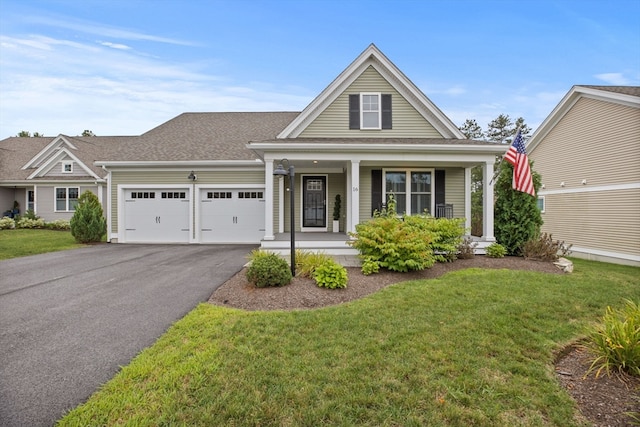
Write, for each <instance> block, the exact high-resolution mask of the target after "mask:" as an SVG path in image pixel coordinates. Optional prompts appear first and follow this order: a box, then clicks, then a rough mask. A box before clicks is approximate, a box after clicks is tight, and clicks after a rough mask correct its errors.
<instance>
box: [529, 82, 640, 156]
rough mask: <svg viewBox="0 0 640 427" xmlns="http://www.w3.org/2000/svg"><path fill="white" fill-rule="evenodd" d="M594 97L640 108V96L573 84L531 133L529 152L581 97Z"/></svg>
mask: <svg viewBox="0 0 640 427" xmlns="http://www.w3.org/2000/svg"><path fill="white" fill-rule="evenodd" d="M582 97H586V98H592V99H598V100H601V101H605V102H614V103H618V104H622V105H626V106H628V107H634V108H640V97H637V96H632V95H626V94H622V93H616V92H610V91H606V90H600V89H594V88H588V87H584V86H573V87H572V88H571V90H570V91H569V92H568V93H567V94H566V95H565V96H564V97H563V98H562V99H561V100H560V102H559V103H558V105H556V107H555V108H554V109H553V111H551V113H550V114H549V115H548V116H547V118H546V119H544V121H543V122H542V124H540V126H538V129H536V131H535V132H534V133H533V135H531V138H529V141H528V142H527V152H528V153H529V154H531V153H532V152H533V150H535V149H536V147H537V146H538V144H540V141H542V140H543V139H544V138H545V137H546V136H547V134H549V132H551V130H552V129H553V128H554V127H555V126H556V125H557V124H558V122H560V120H561V119H562V118H563V117H564V116H565V115H566V114H567V113H568V112H569V110H571V108H572V107H573V106H574V105H575V104H576V102H578V101H579V100H580V98H582Z"/></svg>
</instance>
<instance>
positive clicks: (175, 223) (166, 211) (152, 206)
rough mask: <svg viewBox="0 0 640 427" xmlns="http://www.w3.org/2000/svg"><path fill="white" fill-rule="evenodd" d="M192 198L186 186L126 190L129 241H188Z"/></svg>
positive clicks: (126, 220)
mask: <svg viewBox="0 0 640 427" xmlns="http://www.w3.org/2000/svg"><path fill="white" fill-rule="evenodd" d="M188 197H189V192H188V190H187V189H186V188H185V189H173V188H172V189H143V190H136V189H131V190H125V200H124V222H125V224H124V225H125V241H126V242H140V243H149V242H158V243H159V242H162V243H188V242H189V230H190V228H189V198H188Z"/></svg>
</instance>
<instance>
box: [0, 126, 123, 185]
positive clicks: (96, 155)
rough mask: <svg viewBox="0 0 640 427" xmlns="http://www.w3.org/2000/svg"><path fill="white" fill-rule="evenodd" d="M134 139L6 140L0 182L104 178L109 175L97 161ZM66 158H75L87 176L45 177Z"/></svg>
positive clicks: (1, 150)
mask: <svg viewBox="0 0 640 427" xmlns="http://www.w3.org/2000/svg"><path fill="white" fill-rule="evenodd" d="M132 138H135V137H117V136H115V137H114V136H91V137H70V136H67V135H58V136H56V137H33V138H22V137H10V138H6V139H3V140H2V141H0V182H18V181H26V180H33V181H36V182H37V181H52V180H53V181H62V180H82V179H92V180H95V179H103V178H104V177H105V176H106V174H107V173H106V172H105V171H104V170H103V169H102V168H100V167H98V166H96V165H94V162H95V161H96V160H98V159H100V158H103V157H105V156H106V155H107V153H109V152H110V151H113V150H117V148H118V146H119V145H120V144H123V143H127V142H128V141H130V140H131V139H132ZM63 158H71V159H73V160H74V162H76V163H77V164H78V165H79V167H80V168H81V169H83V170H84V171H85V172H86V177H85V178H83V177H79V176H77V175H75V176H59V177H48V176H45V174H46V173H47V172H48V171H50V170H51V168H52V167H53V165H55V164H56V163H57V161H59V160H61V159H63Z"/></svg>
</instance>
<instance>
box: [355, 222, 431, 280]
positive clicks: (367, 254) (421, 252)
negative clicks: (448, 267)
mask: <svg viewBox="0 0 640 427" xmlns="http://www.w3.org/2000/svg"><path fill="white" fill-rule="evenodd" d="M411 218H412V217H409V216H407V217H405V218H404V219H403V218H398V217H396V216H394V215H386V216H382V215H380V216H377V217H374V218H373V219H371V220H369V221H367V222H365V223H361V224H358V225H356V233H354V234H351V235H352V236H353V237H355V240H351V241H349V242H348V243H349V244H350V245H351V246H353V247H355V248H356V249H357V250H358V251H359V252H360V258H361V259H362V260H363V261H364V262H365V263H367V265H368V267H369V271H371V272H373V270H374V269H375V268H373V267H372V264H374V263H375V264H377V266H378V268H380V267H383V268H386V269H388V270H393V271H400V272H407V271H409V270H423V269H425V268H429V267H431V266H433V264H434V263H435V262H436V258H435V256H434V254H433V249H432V247H431V243H432V242H433V240H434V239H435V235H434V233H433V232H431V231H429V230H428V229H427V228H426V227H424V226H423V225H422V224H420V222H419V221H418V220H412V219H411ZM363 273H364V271H363Z"/></svg>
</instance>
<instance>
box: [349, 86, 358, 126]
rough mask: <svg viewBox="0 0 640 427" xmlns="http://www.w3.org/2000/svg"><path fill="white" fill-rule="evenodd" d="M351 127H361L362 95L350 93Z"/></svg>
mask: <svg viewBox="0 0 640 427" xmlns="http://www.w3.org/2000/svg"><path fill="white" fill-rule="evenodd" d="M349 129H360V95H359V94H355V95H349Z"/></svg>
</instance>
